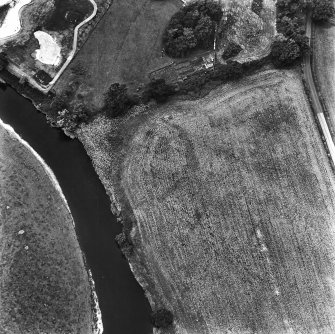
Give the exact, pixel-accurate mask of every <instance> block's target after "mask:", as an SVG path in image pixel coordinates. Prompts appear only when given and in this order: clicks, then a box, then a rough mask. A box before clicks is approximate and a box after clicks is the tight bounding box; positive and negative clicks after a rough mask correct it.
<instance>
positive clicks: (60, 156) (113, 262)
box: [0, 88, 152, 334]
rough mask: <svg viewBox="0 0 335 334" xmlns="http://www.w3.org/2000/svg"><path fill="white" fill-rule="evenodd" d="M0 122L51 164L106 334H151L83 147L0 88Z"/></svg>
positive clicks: (27, 103)
mask: <svg viewBox="0 0 335 334" xmlns="http://www.w3.org/2000/svg"><path fill="white" fill-rule="evenodd" d="M0 118H1V119H2V120H3V121H4V122H5V123H8V124H9V125H11V126H12V127H13V128H14V130H15V131H16V132H17V133H18V134H19V135H20V136H21V137H22V138H23V139H25V140H26V141H27V142H28V143H29V144H30V145H31V146H32V147H33V149H34V150H35V151H36V152H37V153H38V154H39V155H40V156H41V157H42V158H43V159H44V160H45V162H46V163H47V164H48V165H49V166H50V168H51V169H52V171H53V172H54V174H55V175H56V178H57V180H58V182H59V184H60V186H61V188H62V190H63V193H64V195H65V197H66V199H67V201H68V204H69V206H70V209H71V212H72V215H73V218H74V221H75V224H76V231H77V235H78V238H79V242H80V246H81V248H82V250H83V252H84V254H85V256H86V260H87V263H88V266H89V268H90V269H91V271H92V274H93V279H94V281H95V286H96V292H97V295H98V299H99V305H100V309H101V312H102V321H103V325H104V334H149V333H152V326H151V325H150V322H149V314H150V306H149V303H148V302H147V299H146V298H145V296H144V292H143V290H142V289H141V287H140V286H139V285H138V283H137V281H136V280H135V278H134V276H133V275H132V273H131V271H130V268H129V266H128V263H127V261H126V260H125V259H124V258H123V257H122V255H121V252H120V250H119V249H118V248H117V246H116V243H115V241H114V238H115V236H116V235H117V234H118V233H120V232H121V226H120V224H119V223H117V222H116V217H115V216H114V215H113V214H112V213H111V211H110V203H109V199H108V197H107V195H106V193H105V190H104V188H103V186H102V184H101V182H100V180H99V179H98V176H97V175H96V173H95V171H94V169H93V166H92V164H91V161H90V160H89V158H88V156H87V154H86V152H85V150H84V148H83V146H82V144H81V143H80V142H79V141H78V140H71V139H69V138H68V137H66V136H65V135H64V134H63V133H62V132H61V131H60V130H58V129H54V128H51V127H50V126H49V125H48V124H47V123H46V119H45V116H44V115H43V114H41V113H39V112H37V110H36V109H35V108H34V106H33V105H32V103H31V102H30V101H28V100H27V99H25V98H23V97H22V96H20V95H19V94H18V93H16V92H15V91H14V90H13V89H11V88H7V89H6V90H0Z"/></svg>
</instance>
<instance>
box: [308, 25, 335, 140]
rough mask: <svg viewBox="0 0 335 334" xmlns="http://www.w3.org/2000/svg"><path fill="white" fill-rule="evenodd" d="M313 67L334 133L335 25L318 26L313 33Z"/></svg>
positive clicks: (334, 132) (333, 133)
mask: <svg viewBox="0 0 335 334" xmlns="http://www.w3.org/2000/svg"><path fill="white" fill-rule="evenodd" d="M313 68H314V74H315V75H316V79H317V83H318V87H319V89H320V93H321V96H322V98H323V101H324V103H325V105H326V108H327V111H328V113H327V114H328V116H329V122H328V123H329V124H328V126H330V128H331V130H332V131H331V132H332V135H333V138H334V135H335V111H334V106H335V26H331V25H324V26H318V27H316V29H315V33H314V42H313Z"/></svg>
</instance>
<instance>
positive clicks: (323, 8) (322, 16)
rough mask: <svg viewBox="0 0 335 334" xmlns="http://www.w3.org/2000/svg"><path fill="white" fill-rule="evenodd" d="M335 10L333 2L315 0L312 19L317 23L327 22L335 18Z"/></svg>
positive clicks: (330, 0)
mask: <svg viewBox="0 0 335 334" xmlns="http://www.w3.org/2000/svg"><path fill="white" fill-rule="evenodd" d="M334 15H335V9H334V2H333V1H332V0H314V1H313V4H312V19H313V21H315V22H317V23H322V22H327V21H328V20H329V19H332V18H334Z"/></svg>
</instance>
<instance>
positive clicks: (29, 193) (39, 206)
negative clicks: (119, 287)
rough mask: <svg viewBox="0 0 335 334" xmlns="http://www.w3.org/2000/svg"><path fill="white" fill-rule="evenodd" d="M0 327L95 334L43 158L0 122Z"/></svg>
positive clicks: (90, 294)
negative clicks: (0, 281)
mask: <svg viewBox="0 0 335 334" xmlns="http://www.w3.org/2000/svg"><path fill="white" fill-rule="evenodd" d="M0 137H1V144H0V148H1V149H0V161H1V175H0V179H1V184H2V187H1V188H2V189H1V204H0V205H1V225H0V226H1V233H0V238H1V245H2V247H1V252H0V257H1V276H2V277H1V280H2V282H3V285H2V289H1V291H0V294H1V305H0V308H1V312H0V314H1V317H0V327H1V328H2V329H5V330H6V332H8V333H22V329H23V328H24V331H25V332H26V333H33V332H35V333H36V332H37V331H43V332H51V331H52V332H54V331H55V330H57V332H59V333H61V332H65V331H69V332H72V333H82V334H87V333H92V334H100V333H102V329H103V328H102V323H101V315H100V310H99V305H98V303H97V299H96V298H95V292H94V290H93V289H92V288H93V287H94V282H93V281H92V278H91V277H90V275H89V273H88V271H87V269H86V268H85V261H84V258H83V255H82V253H81V250H80V247H79V243H78V240H77V237H76V233H75V229H74V222H73V219H72V216H71V212H70V209H69V206H68V204H67V201H66V199H65V197H64V195H63V193H62V191H61V188H60V186H59V184H58V182H57V179H56V177H55V176H54V174H53V173H52V171H51V169H50V168H49V167H48V166H47V165H46V164H45V162H44V161H43V159H42V158H41V157H40V156H39V155H38V154H37V153H36V152H35V151H34V150H33V149H32V148H31V147H30V146H29V145H28V143H27V142H25V141H24V140H22V139H21V138H20V137H19V136H18V135H17V134H16V133H15V131H14V130H13V128H12V127H10V126H9V125H7V124H5V123H4V122H2V121H1V120H0Z"/></svg>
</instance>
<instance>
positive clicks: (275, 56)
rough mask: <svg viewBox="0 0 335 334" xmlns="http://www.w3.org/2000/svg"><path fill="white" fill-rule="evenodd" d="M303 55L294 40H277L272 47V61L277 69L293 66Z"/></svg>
mask: <svg viewBox="0 0 335 334" xmlns="http://www.w3.org/2000/svg"><path fill="white" fill-rule="evenodd" d="M301 55H302V52H301V49H300V47H299V45H298V44H297V43H296V42H295V41H294V40H293V39H282V40H275V41H274V42H273V43H272V45H271V59H272V62H273V64H274V65H275V66H277V67H283V66H288V65H291V64H292V63H294V62H295V61H296V60H297V59H299V58H300V57H301Z"/></svg>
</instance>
